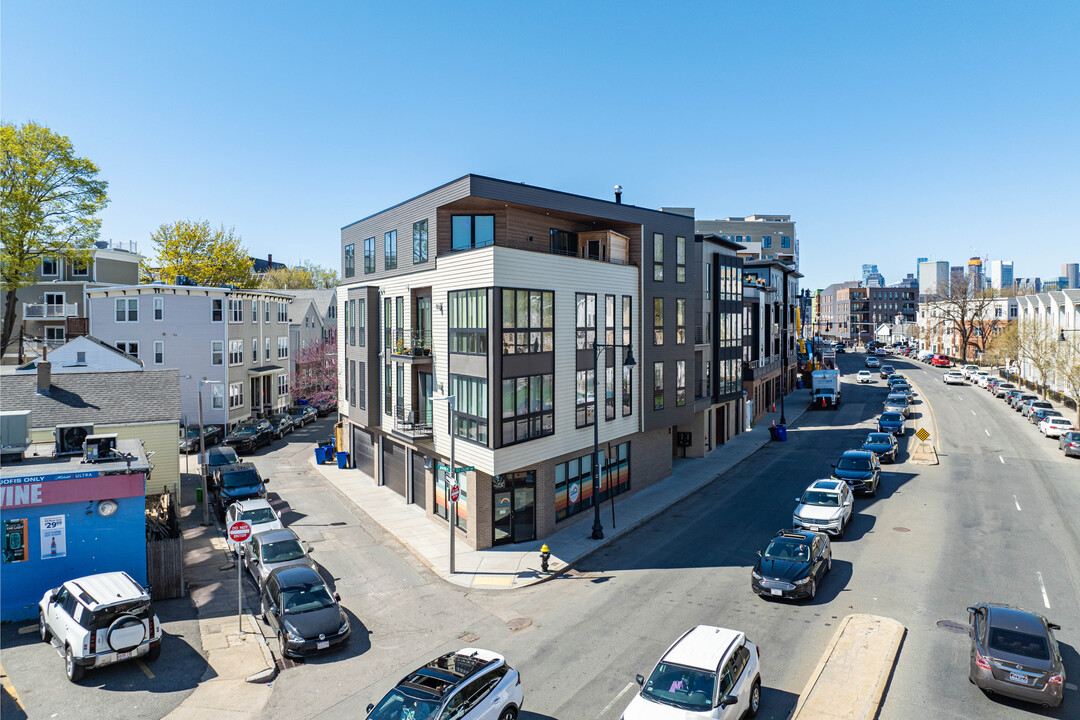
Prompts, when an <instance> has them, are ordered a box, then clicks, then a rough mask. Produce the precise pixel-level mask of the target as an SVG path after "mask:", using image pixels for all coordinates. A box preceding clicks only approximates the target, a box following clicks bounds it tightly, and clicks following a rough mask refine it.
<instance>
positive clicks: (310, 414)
mask: <svg viewBox="0 0 1080 720" xmlns="http://www.w3.org/2000/svg"><path fill="white" fill-rule="evenodd" d="M286 412H288V413H289V415H290V416H291V417H292V421H293V425H294V426H295V427H304V426H305V425H307V424H308V423H313V422H315V421H316V420H318V419H319V413H318V412H317V411H316V410H315V408H313V407H311V406H310V405H293V406H292V407H291V408H289V409H288V410H287V411H286Z"/></svg>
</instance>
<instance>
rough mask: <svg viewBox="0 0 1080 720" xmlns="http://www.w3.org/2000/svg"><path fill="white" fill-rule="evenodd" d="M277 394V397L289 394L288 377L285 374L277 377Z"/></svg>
mask: <svg viewBox="0 0 1080 720" xmlns="http://www.w3.org/2000/svg"><path fill="white" fill-rule="evenodd" d="M277 394H278V397H281V396H282V395H288V394H289V376H288V375H286V374H285V373H281V374H280V375H278V376H277Z"/></svg>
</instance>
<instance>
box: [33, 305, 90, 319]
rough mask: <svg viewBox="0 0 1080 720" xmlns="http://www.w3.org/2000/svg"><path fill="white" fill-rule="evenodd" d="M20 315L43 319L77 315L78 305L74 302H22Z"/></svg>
mask: <svg viewBox="0 0 1080 720" xmlns="http://www.w3.org/2000/svg"><path fill="white" fill-rule="evenodd" d="M22 315H23V317H24V318H39V319H43V320H48V319H53V318H55V319H60V318H69V317H78V316H79V306H78V305H77V304H76V303H56V304H53V303H23V306H22Z"/></svg>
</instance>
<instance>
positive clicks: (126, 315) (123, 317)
mask: <svg viewBox="0 0 1080 720" xmlns="http://www.w3.org/2000/svg"><path fill="white" fill-rule="evenodd" d="M116 322H118V323H123V322H139V298H137V297H133V298H116Z"/></svg>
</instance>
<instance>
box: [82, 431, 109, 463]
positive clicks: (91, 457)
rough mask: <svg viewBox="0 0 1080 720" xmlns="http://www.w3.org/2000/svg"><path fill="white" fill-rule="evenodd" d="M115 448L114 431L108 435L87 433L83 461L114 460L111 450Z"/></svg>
mask: <svg viewBox="0 0 1080 720" xmlns="http://www.w3.org/2000/svg"><path fill="white" fill-rule="evenodd" d="M115 450H116V433H109V434H108V435H87V436H86V453H85V454H84V455H83V462H87V463H96V462H108V461H110V460H115V459H116V457H114V455H113V452H114V451H115Z"/></svg>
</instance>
